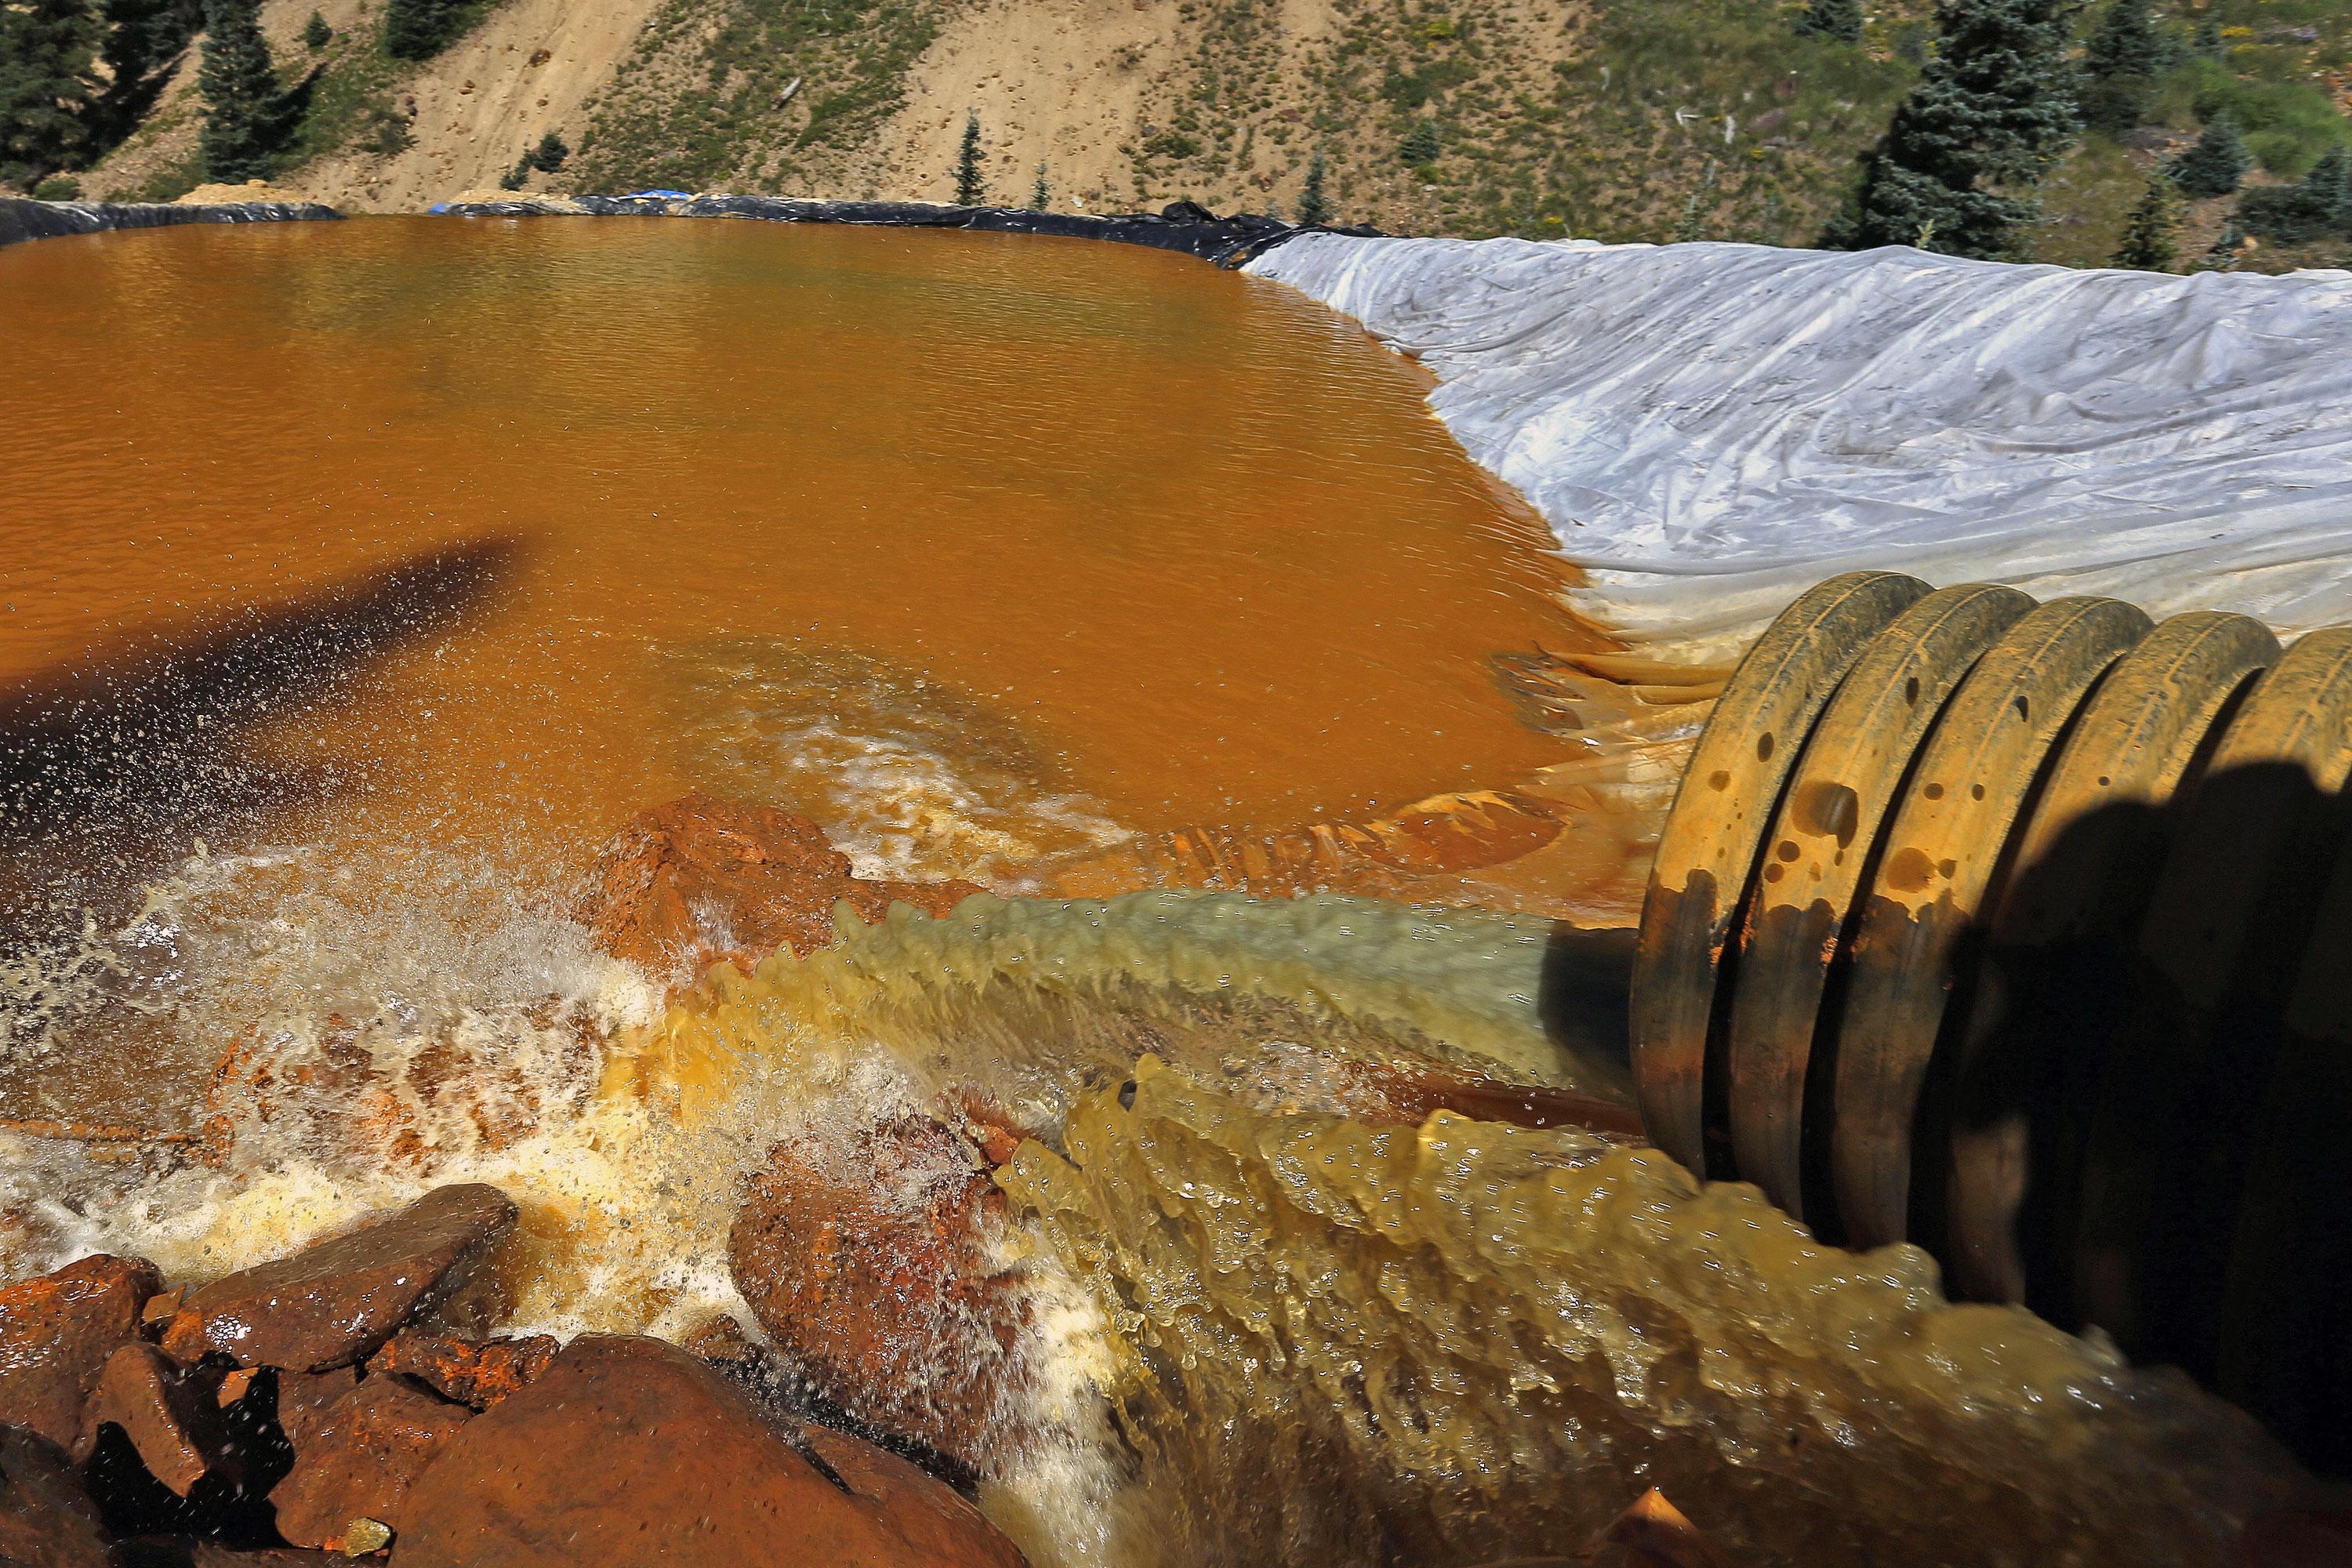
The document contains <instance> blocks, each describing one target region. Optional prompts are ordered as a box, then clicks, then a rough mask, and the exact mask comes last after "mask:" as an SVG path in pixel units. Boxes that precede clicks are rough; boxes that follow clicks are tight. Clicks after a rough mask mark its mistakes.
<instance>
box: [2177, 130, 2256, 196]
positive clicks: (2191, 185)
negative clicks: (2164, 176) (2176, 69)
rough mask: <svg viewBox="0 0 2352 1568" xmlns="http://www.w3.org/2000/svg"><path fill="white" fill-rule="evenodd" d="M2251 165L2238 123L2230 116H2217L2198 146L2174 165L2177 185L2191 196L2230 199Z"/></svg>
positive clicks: (2197, 143) (2200, 138)
mask: <svg viewBox="0 0 2352 1568" xmlns="http://www.w3.org/2000/svg"><path fill="white" fill-rule="evenodd" d="M2247 162H2248V159H2247V157H2246V144H2245V143H2244V142H2242V141H2241V140H2239V137H2238V122H2237V121H2235V120H2233V119H2231V117H2230V116H2229V115H2227V114H2217V115H2215V116H2214V117H2213V119H2212V121H2211V122H2210V124H2208V125H2207V126H2206V127H2205V132H2204V134H2203V135H2201V136H2200V137H2198V138H2197V142H2196V145H2194V146H2192V147H2190V148H2189V151H2188V152H2186V153H2182V154H2180V156H2179V157H2178V158H2175V159H2174V160H2173V161H2172V167H2171V173H2172V178H2173V183H2174V184H2178V185H2179V187H2180V188H2181V190H2182V191H2183V192H2184V193H2186V194H2187V195H2192V196H2226V195H2229V194H2230V193H2231V191H2234V190H2236V189H2237V188H2238V183H2239V182H2240V181H2241V180H2242V179H2244V178H2245V176H2246V164H2247Z"/></svg>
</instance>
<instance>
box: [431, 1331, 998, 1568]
mask: <svg viewBox="0 0 2352 1568" xmlns="http://www.w3.org/2000/svg"><path fill="white" fill-rule="evenodd" d="M787 1438H789V1439H790V1441H789V1442H788V1441H787ZM793 1443H799V1444H802V1445H804V1446H806V1447H807V1448H808V1449H809V1451H810V1452H812V1453H815V1454H817V1455H820V1456H821V1457H822V1458H823V1462H824V1466H825V1467H827V1468H829V1470H830V1472H831V1473H830V1474H828V1473H827V1468H820V1467H819V1465H817V1464H814V1463H812V1462H811V1461H810V1459H809V1458H806V1457H803V1453H802V1452H800V1451H797V1450H796V1449H795V1447H793V1446H792V1444H793ZM836 1478H837V1479H836ZM408 1518H409V1528H408V1530H407V1531H406V1532H405V1533H404V1535H403V1536H402V1538H401V1539H400V1541H399V1542H398V1543H397V1546H396V1548H395V1552H396V1557H397V1561H398V1562H399V1563H400V1568H620V1565H622V1564H627V1565H629V1568H650V1565H652V1564H657V1563H680V1564H688V1563H692V1564H705V1563H727V1564H730V1568H769V1565H774V1568H787V1565H789V1568H811V1565H813V1564H818V1563H822V1564H824V1565H825V1568H1021V1563H1022V1558H1021V1554H1020V1553H1019V1552H1017V1551H1016V1550H1015V1549H1014V1548H1013V1544H1012V1543H1011V1542H1008V1541H1006V1540H1005V1539H1004V1538H1003V1536H1002V1535H1001V1534H999V1533H998V1532H997V1531H996V1530H995V1529H994V1527H992V1525H990V1524H989V1523H988V1521H986V1520H985V1519H984V1518H982V1516H981V1513H980V1510H977V1509H975V1508H973V1507H972V1506H971V1504H970V1503H968V1502H966V1501H965V1500H963V1499H961V1498H960V1497H958V1496H957V1495H956V1494H955V1493H954V1492H953V1491H951V1490H950V1489H948V1488H946V1487H944V1486H941V1485H940V1483H938V1482H936V1481H934V1480H932V1479H930V1478H929V1477H928V1476H925V1475H924V1474H922V1472H921V1471H919V1470H917V1469H916V1468H914V1467H912V1466H910V1465H908V1464H905V1463H903V1462H902V1461H900V1460H898V1459H894V1458H890V1457H889V1456H888V1455H887V1454H882V1453H880V1452H879V1451H878V1450H874V1449H871V1448H869V1447H866V1445H863V1444H859V1443H857V1442H856V1439H854V1438H849V1437H844V1436H839V1435H837V1434H822V1433H817V1432H814V1431H807V1430H794V1431H790V1432H780V1431H779V1430H778V1429H777V1428H776V1427H773V1426H770V1425H769V1424H768V1422H767V1421H766V1420H765V1419H763V1418H762V1417H761V1415H760V1414H759V1412H758V1411H756V1410H755V1409H754V1408H753V1407H752V1406H751V1404H750V1403H749V1402H747V1401H746V1400H745V1399H744V1398H743V1396H742V1395H741V1394H738V1393H737V1392H736V1391H735V1390H734V1389H732V1388H730V1386H729V1385H728V1384H727V1383H726V1382H725V1381H724V1380H723V1379H722V1378H720V1377H719V1374H718V1373H714V1372H712V1371H711V1370H710V1369H709V1368H708V1367H706V1366H704V1365H703V1364H702V1363H700V1362H698V1361H697V1360H696V1359H695V1358H694V1357H693V1356H691V1355H688V1353H687V1352H684V1351H682V1350H679V1349H677V1347H675V1346H673V1345H667V1344H664V1343H662V1342H660V1341H658V1340H642V1339H615V1338H608V1337H604V1336H600V1335H590V1336H584V1337H583V1338H581V1339H577V1340H574V1341H573V1342H572V1343H571V1344H570V1345H568V1346H566V1347H565V1349H564V1352H563V1353H562V1355H560V1356H558V1357H557V1358H556V1360H555V1363H554V1364H553V1365H552V1366H551V1367H550V1368H549V1369H548V1370H547V1372H546V1373H544V1374H543V1375H541V1377H540V1378H539V1379H538V1380H537V1381H535V1382H533V1383H532V1384H530V1386H529V1387H527V1388H524V1389H523V1390H522V1391H520V1393H518V1394H513V1395H511V1396H510V1397H509V1398H508V1399H506V1400H504V1401H503V1402H501V1403H500V1404H499V1405H497V1406H496V1407H494V1408H493V1409H491V1410H489V1411H488V1412H487V1413H485V1414H483V1415H478V1416H477V1417H475V1418H474V1419H473V1420H472V1421H471V1422H469V1423H467V1426H466V1427H465V1429H464V1430H463V1431H461V1432H459V1433H458V1434H457V1436H455V1437H454V1438H452V1439H450V1441H449V1443H448V1444H447V1446H446V1447H444V1448H443V1449H442V1450H441V1454H440V1457H439V1458H436V1459H435V1460H434V1461H433V1463H432V1464H431V1465H429V1466H427V1467H426V1468H425V1473H424V1474H423V1475H422V1476H420V1477H419V1478H418V1479H417V1480H416V1483H415V1487H414V1488H413V1489H411V1490H410V1493H409V1498H408Z"/></svg>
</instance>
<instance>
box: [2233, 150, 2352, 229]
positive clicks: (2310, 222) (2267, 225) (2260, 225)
mask: <svg viewBox="0 0 2352 1568" xmlns="http://www.w3.org/2000/svg"><path fill="white" fill-rule="evenodd" d="M2238 220H2239V221H2240V222H2241V223H2242V224H2243V225H2244V226H2245V227H2246V230H2247V232H2248V233H2250V234H2258V235H2261V236H2262V237H2263V238H2265V239H2274V240H2276V241H2278V242H2279V243H2280V244H2282V245H2308V244H2310V243H2311V242H2312V241H2313V240H2315V239H2328V238H2345V239H2352V153H2347V152H2346V151H2345V150H2344V149H2343V148H2341V147H2331V148H2329V149H2328V150H2327V152H2326V154H2325V155H2323V156H2322V157H2321V158H2320V160H2319V162H2318V163H2314V164H2313V165H2312V166H2311V172H2310V173H2309V174H2305V175H2304V177H2303V178H2302V179H2300V180H2298V181H2296V182H2295V183H2294V184H2292V185H2260V186H2256V187H2255V188H2254V189H2252V190H2250V191H2248V192H2246V193H2245V194H2244V195H2242V196H2240V197H2239V198H2238Z"/></svg>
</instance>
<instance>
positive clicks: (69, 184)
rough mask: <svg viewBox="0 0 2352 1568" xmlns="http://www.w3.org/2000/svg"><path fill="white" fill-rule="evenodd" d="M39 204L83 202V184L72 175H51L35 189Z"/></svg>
mask: <svg viewBox="0 0 2352 1568" xmlns="http://www.w3.org/2000/svg"><path fill="white" fill-rule="evenodd" d="M33 199H34V200H35V201H37V202H78V201H79V200H81V182H80V181H79V180H77V179H75V178H74V177H73V176H72V175H71V174H51V175H50V176H49V177H48V178H47V179H46V180H43V181H42V182H41V183H40V184H37V185H35V186H34V187H33Z"/></svg>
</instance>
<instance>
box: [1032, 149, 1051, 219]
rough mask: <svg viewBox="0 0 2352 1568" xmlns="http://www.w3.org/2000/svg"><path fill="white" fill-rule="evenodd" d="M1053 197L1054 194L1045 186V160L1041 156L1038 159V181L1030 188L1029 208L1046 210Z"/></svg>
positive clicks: (1038, 210)
mask: <svg viewBox="0 0 2352 1568" xmlns="http://www.w3.org/2000/svg"><path fill="white" fill-rule="evenodd" d="M1053 199H1054V194H1053V193H1052V192H1051V191H1049V190H1047V189H1046V188H1045V160H1044V159H1043V158H1040V159H1038V160H1037V183H1036V184H1034V185H1033V186H1031V187H1030V190H1029V210H1030V211H1031V212H1034V213H1041V212H1044V211H1045V207H1046V205H1047V204H1049V203H1050V202H1052V201H1053Z"/></svg>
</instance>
